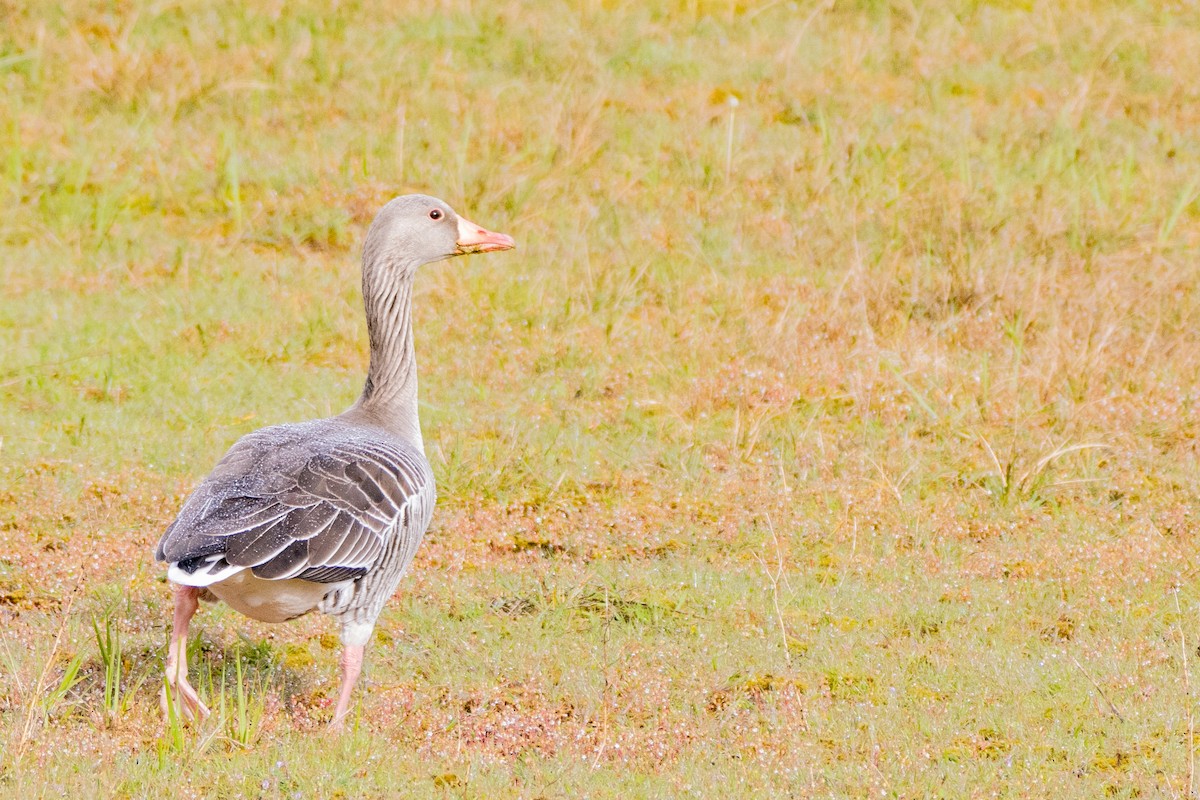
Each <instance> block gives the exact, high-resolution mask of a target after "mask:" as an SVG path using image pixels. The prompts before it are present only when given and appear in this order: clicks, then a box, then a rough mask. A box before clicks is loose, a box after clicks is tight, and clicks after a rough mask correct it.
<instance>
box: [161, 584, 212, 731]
mask: <svg viewBox="0 0 1200 800" xmlns="http://www.w3.org/2000/svg"><path fill="white" fill-rule="evenodd" d="M199 607H200V589H198V588H196V587H195V586H176V587H175V617H174V630H172V631H171V645H170V647H169V648H168V649H167V686H169V687H170V690H171V691H170V695H171V699H172V700H174V702H175V708H176V710H177V711H178V712H179V714H180V716H181V717H182V718H184V719H197V718H198V719H204V718H205V717H207V716H208V714H209V711H208V706H206V705H204V703H202V702H200V696H199V695H198V694H196V690H195V689H193V688H192V685H191V684H190V683H188V679H187V674H188V667H187V633H188V623H189V622H191V621H192V615H194V614H195V613H196V609H197V608H199ZM167 686H164V687H163V690H162V696H161V705H162V710H163V714H167V712H168V704H167Z"/></svg>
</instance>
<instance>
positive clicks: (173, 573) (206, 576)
mask: <svg viewBox="0 0 1200 800" xmlns="http://www.w3.org/2000/svg"><path fill="white" fill-rule="evenodd" d="M223 557H224V556H223V555H220V554H218V555H215V556H210V557H209V558H208V559H207V560H206V561H205V564H204V565H203V566H202V567H200V569H198V570H196V571H195V573H187V572H184V571H183V570H181V569H180V568H179V562H178V561H173V562H171V564H170V565H168V566H167V580H169V581H171V582H173V583H179V584H183V585H184V586H212V585H213V584H214V583H220V582H221V581H223V580H225V579H227V578H232V577H233V576H234V575H236V574H238V573H239V572H241V571H242V570H244V569H245V567H238V566H234V565H233V564H226V565H225V566H224V567H222V568H221V569H219V570H217V571H216V572H210V571H209V568H210V567H211V566H212V565H213V564H215V563H216V562H218V561H220V560H221V559H222V558H223Z"/></svg>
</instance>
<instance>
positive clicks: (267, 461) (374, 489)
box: [155, 420, 434, 583]
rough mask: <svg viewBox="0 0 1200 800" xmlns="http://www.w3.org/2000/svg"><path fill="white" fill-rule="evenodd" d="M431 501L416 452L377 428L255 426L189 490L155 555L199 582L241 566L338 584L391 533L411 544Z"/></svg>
mask: <svg viewBox="0 0 1200 800" xmlns="http://www.w3.org/2000/svg"><path fill="white" fill-rule="evenodd" d="M433 500H434V488H433V475H432V474H431V472H430V470H429V465H428V463H427V462H426V460H425V457H424V455H422V454H421V453H420V451H418V450H417V449H416V448H414V447H412V446H411V445H409V444H407V443H406V442H403V441H401V440H398V439H395V438H394V437H391V436H388V435H387V434H385V433H383V432H382V431H378V430H372V429H364V428H362V427H360V426H351V425H347V424H345V423H339V422H337V421H336V420H319V421H317V422H311V423H301V424H298V425H279V426H275V427H271V428H263V429H262V430H258V431H255V432H253V433H250V434H247V435H246V436H244V437H242V438H241V439H240V440H238V442H237V443H236V444H234V446H233V447H232V448H230V450H229V452H228V453H226V454H225V457H224V458H222V459H221V461H220V462H218V463H217V466H216V467H215V468H214V469H213V471H212V473H211V474H210V475H209V476H208V477H207V478H205V480H204V481H203V482H202V483H201V484H200V485H199V486H198V487H197V488H196V490H195V491H194V492H193V493H192V495H191V496H190V497H189V498H188V500H187V502H186V503H185V504H184V506H183V508H182V509H181V510H180V512H179V516H178V517H177V518H176V520H175V521H174V522H173V523H172V524H171V526H170V527H169V528H167V530H166V532H165V533H164V534H163V537H162V540H161V541H160V542H159V544H158V548H157V550H156V552H155V557H156V558H157V559H158V560H159V561H167V562H171V563H176V564H177V565H178V566H179V568H180V569H182V570H183V571H184V572H186V573H188V574H191V575H195V576H196V577H197V579H198V580H203V579H204V578H205V576H215V575H216V574H217V573H220V572H223V571H226V570H230V569H231V568H236V567H244V568H245V567H248V568H250V569H251V570H252V571H253V573H254V575H255V576H257V577H259V578H266V579H273V580H278V579H284V578H302V579H304V580H309V581H314V582H317V583H337V582H339V581H344V580H347V579H352V578H358V577H361V576H362V575H364V574H366V573H367V572H368V571H369V570H370V569H371V568H372V567H373V566H374V565H375V564H376V562H377V561H378V560H379V558H380V555H381V553H382V552H383V550H384V548H385V546H386V545H387V544H388V542H389V538H390V537H393V536H396V537H404V538H405V539H408V540H412V541H407V542H403V543H400V547H401V549H402V550H403V551H405V552H407V553H412V552H414V551H415V550H416V544H417V542H418V541H419V540H420V538H421V537H422V536H423V535H424V533H425V527H426V525H428V522H429V517H430V515H431V513H432V510H433Z"/></svg>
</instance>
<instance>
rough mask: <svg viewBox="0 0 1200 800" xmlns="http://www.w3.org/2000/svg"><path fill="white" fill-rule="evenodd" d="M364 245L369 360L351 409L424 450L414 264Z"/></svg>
mask: <svg viewBox="0 0 1200 800" xmlns="http://www.w3.org/2000/svg"><path fill="white" fill-rule="evenodd" d="M372 244H375V243H373V242H371V241H369V240H368V242H367V245H366V246H365V247H364V248H363V304H364V306H365V308H366V312H367V336H368V339H369V340H370V345H371V364H370V366H369V367H368V369H367V381H366V385H365V386H363V392H362V396H361V397H359V399H358V402H356V403H355V404H354V406H353V407H352V408H351V409H350V412H349V413H351V414H355V415H356V416H363V417H365V418H366V419H368V420H369V421H370V422H372V423H374V424H377V425H379V426H381V427H383V428H385V429H387V430H389V431H390V432H392V433H394V434H395V435H397V436H399V437H401V438H403V439H405V440H406V441H408V442H411V443H412V444H413V445H415V446H416V447H417V449H419V450H421V451H422V452H424V446H423V443H422V441H421V423H420V420H419V419H418V416H417V355H416V350H415V348H414V346H413V329H412V292H413V277H414V272H415V269H416V266H417V265H416V264H406V263H404V260H405V259H404V258H403V257H402V256H401V255H400V254H398V253H395V252H394V251H393V252H388V250H387V249H386V248H380V247H372V246H371V245H372Z"/></svg>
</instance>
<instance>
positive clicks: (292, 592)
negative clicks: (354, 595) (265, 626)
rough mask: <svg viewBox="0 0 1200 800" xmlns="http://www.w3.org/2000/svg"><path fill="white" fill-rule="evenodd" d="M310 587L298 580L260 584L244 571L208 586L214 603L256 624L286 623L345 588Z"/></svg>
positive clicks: (340, 585) (311, 584) (336, 585)
mask: <svg viewBox="0 0 1200 800" xmlns="http://www.w3.org/2000/svg"><path fill="white" fill-rule="evenodd" d="M350 583H352V581H343V582H341V583H314V582H312V581H303V580H300V579H299V578H289V579H285V580H276V581H272V580H264V579H263V578H256V577H255V576H254V573H252V572H251V571H250V570H248V569H244V570H242V571H241V572H238V573H236V574H234V575H231V576H230V577H228V578H226V579H225V580H223V581H219V582H217V583H214V584H211V585H210V586H208V591H210V592H212V593H213V594H214V595H216V597H217V599H218V600H220V601H221V602H223V603H225V604H226V605H228V606H229V607H230V608H233V609H236V610H237V611H240V612H241V613H243V614H245V615H246V616H247V617H250V618H251V619H256V620H259V621H260V622H286V621H287V620H289V619H295V618H296V617H300V616H303V615H305V614H307V613H308V612H310V611H312V610H313V609H315V608H316V607H317V606H318V605H319V604H320V602H321V600H322V599H323V598H324V597H325V595H327V594H329V593H330V592H333V591H336V590H338V589H340V588H343V587H344V586H347V585H349V584H350Z"/></svg>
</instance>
